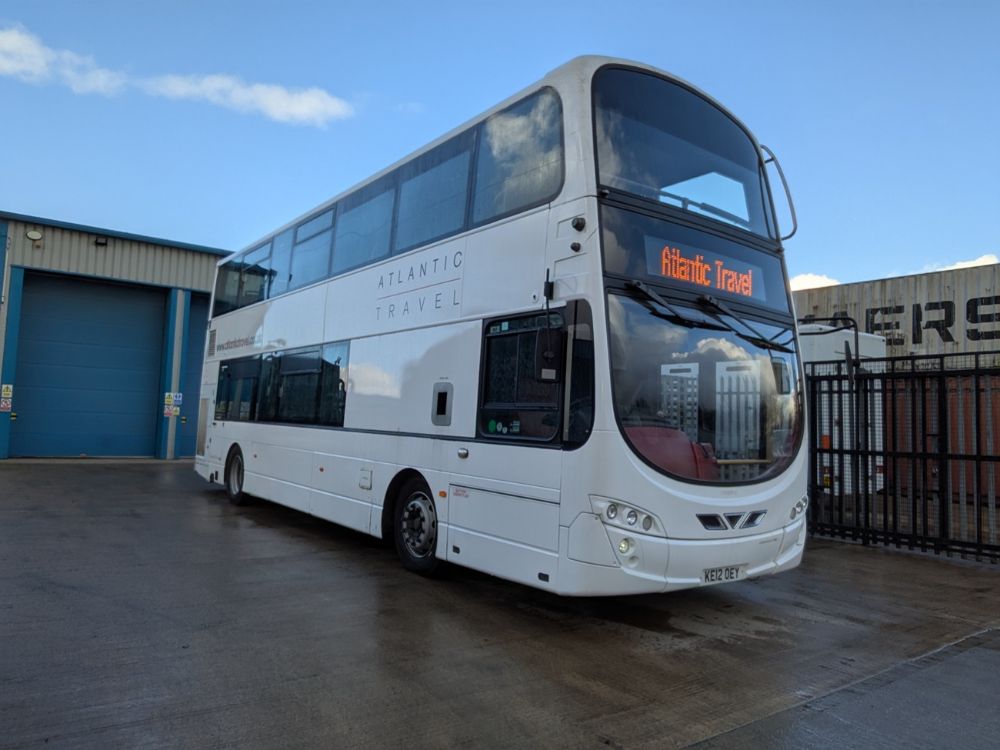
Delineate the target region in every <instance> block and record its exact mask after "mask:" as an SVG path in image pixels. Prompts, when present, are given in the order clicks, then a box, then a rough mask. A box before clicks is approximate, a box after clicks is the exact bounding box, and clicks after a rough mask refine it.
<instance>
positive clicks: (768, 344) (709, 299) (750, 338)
mask: <svg viewBox="0 0 1000 750" xmlns="http://www.w3.org/2000/svg"><path fill="white" fill-rule="evenodd" d="M698 304H700V305H701V306H702V307H707V308H709V309H710V310H717V311H718V312H721V313H723V314H724V315H728V316H729V317H730V318H732V319H733V320H738V321H739V322H740V325H742V326H743V327H744V328H746V329H747V330H748V331H750V335H747V334H745V333H741V332H740V331H737V330H736V328H735V327H733V326H731V325H729V323H727V322H726V321H725V320H723V319H722V317H721V316H719V315H718V313H713V312H709V313H708V314H709V315H711V316H712V319H713V320H717V321H719V323H720V324H721V325H724V326H725V327H726V328H727V329H728V330H729V331H731V332H732V333H734V334H735V335H737V336H739V337H740V338H741V339H743V340H744V341H747V342H749V343H751V344H754V345H756V346H759V347H760V348H761V349H773V350H775V351H779V352H784V353H786V354H792V350H791V349H789V348H788V347H787V346H784V345H783V344H779V343H778V342H776V341H774V339H769V338H767V336H765V335H764V334H762V333H761V332H760V331H758V330H757V329H756V328H754V327H753V326H752V325H750V324H749V323H747V322H746V321H745V320H744V319H743V318H742V317H740V316H739V315H738V314H736V313H735V312H733V311H732V310H731V309H730V307H729V305H727V304H725V303H723V302H722V300H718V299H716V298H715V297H713V296H711V295H709V294H702V295H699V296H698Z"/></svg>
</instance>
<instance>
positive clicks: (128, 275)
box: [7, 221, 219, 292]
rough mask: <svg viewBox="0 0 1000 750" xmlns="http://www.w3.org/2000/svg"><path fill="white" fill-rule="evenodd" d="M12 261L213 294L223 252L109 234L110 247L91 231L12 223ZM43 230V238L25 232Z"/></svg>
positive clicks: (9, 233)
mask: <svg viewBox="0 0 1000 750" xmlns="http://www.w3.org/2000/svg"><path fill="white" fill-rule="evenodd" d="M8 224H9V229H8V236H9V238H10V246H9V248H8V256H7V257H8V263H9V264H10V265H13V266H24V267H25V268H33V269H38V270H45V271H56V272H59V273H71V274H82V275H85V276H95V277H100V278H104V279H115V280H118V281H130V282H134V283H138V284H155V285H157V286H166V287H177V288H180V289H190V290H192V291H197V292H210V291H211V290H212V279H213V277H214V275H215V265H216V263H217V262H218V261H219V256H217V255H213V254H211V253H202V252H198V251H196V250H188V249H185V248H177V247H168V246H165V245H157V244H153V243H149V242H142V241H139V240H132V239H125V238H121V237H112V236H108V237H106V239H107V245H104V246H100V245H97V244H95V240H97V238H98V237H104V235H101V234H90V233H88V232H81V231H78V230H73V229H64V228H62V227H53V226H49V225H46V224H28V223H24V222H19V221H10V222H9V223H8ZM32 229H35V230H38V231H39V232H41V233H42V239H41V240H39V241H37V242H33V241H32V240H30V239H28V238H27V237H26V236H25V233H26V232H28V231H29V230H32Z"/></svg>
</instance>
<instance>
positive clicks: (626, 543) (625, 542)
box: [618, 539, 632, 555]
mask: <svg viewBox="0 0 1000 750" xmlns="http://www.w3.org/2000/svg"><path fill="white" fill-rule="evenodd" d="M630 549H632V540H631V539H622V540H621V541H620V542H618V551H619V552H621V553H622V554H623V555H627V554H628V551H629V550H630Z"/></svg>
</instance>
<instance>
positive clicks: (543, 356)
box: [535, 328, 566, 383]
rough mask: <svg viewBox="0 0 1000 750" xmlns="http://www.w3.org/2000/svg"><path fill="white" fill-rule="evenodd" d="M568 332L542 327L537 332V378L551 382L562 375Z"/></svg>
mask: <svg viewBox="0 0 1000 750" xmlns="http://www.w3.org/2000/svg"><path fill="white" fill-rule="evenodd" d="M565 348H566V333H565V331H562V330H557V329H553V328H542V329H540V330H539V331H537V332H536V333H535V380H540V381H542V382H546V383H551V382H555V381H558V380H559V379H560V378H561V377H562V364H563V352H564V351H565Z"/></svg>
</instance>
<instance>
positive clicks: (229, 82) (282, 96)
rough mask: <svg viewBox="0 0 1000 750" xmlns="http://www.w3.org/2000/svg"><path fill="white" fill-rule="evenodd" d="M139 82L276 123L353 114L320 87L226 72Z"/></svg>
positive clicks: (321, 121) (150, 89)
mask: <svg viewBox="0 0 1000 750" xmlns="http://www.w3.org/2000/svg"><path fill="white" fill-rule="evenodd" d="M141 85H142V88H143V90H144V91H146V92H147V93H149V94H152V95H154V96H163V97H167V98H168V99H194V100H202V101H206V102H211V103H212V104H217V105H219V106H220V107H226V108H228V109H233V110H236V111H237V112H257V113H259V114H262V115H264V116H265V117H268V118H270V119H272V120H277V121H278V122H288V123H294V124H301V125H318V126H322V125H326V123H328V122H329V121H330V120H342V119H344V118H346V117H350V116H351V115H352V114H354V110H353V108H352V107H351V105H350V104H348V103H347V102H345V101H344V100H343V99H338V98H337V97H335V96H331V95H330V94H328V93H327V92H325V91H324V90H323V89H319V88H308V89H286V88H285V87H284V86H277V85H275V84H271V83H246V82H245V81H242V80H240V79H239V78H236V77H235V76H229V75H204V76H176V75H168V76H159V77H157V78H150V79H147V80H145V81H143V82H142V84H141Z"/></svg>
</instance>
